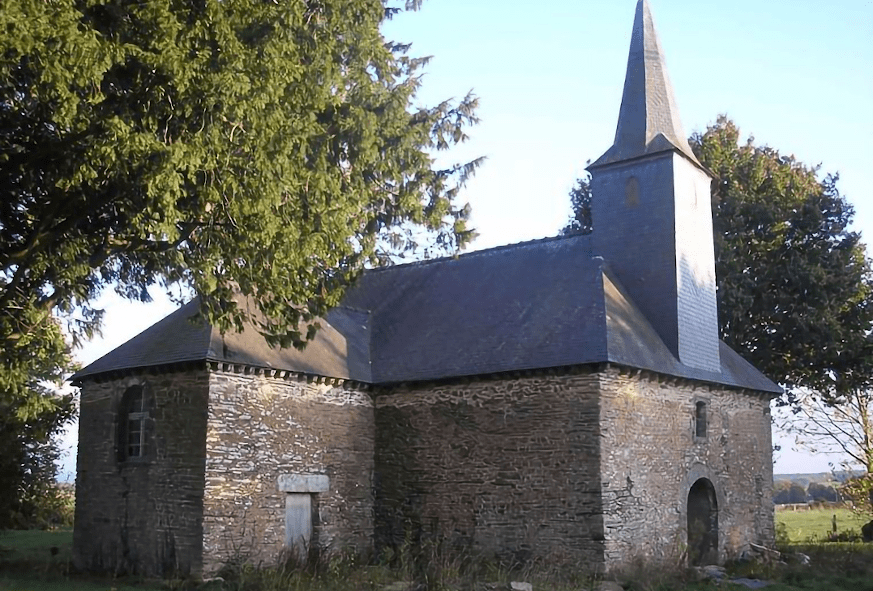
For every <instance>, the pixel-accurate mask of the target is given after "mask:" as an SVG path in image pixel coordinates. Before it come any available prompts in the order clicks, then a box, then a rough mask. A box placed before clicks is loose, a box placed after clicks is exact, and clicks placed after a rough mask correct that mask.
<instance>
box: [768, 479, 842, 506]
mask: <svg viewBox="0 0 873 591" xmlns="http://www.w3.org/2000/svg"><path fill="white" fill-rule="evenodd" d="M839 500H842V499H841V498H840V495H839V492H838V491H837V489H836V488H834V487H833V486H831V485H829V484H822V483H820V482H810V483H809V485H808V486H807V487H806V488H804V487H803V485H802V484H800V483H799V482H791V481H789V480H778V481H776V483H775V485H774V486H773V502H774V503H776V504H777V505H785V504H797V503H809V502H823V501H830V502H836V501H839Z"/></svg>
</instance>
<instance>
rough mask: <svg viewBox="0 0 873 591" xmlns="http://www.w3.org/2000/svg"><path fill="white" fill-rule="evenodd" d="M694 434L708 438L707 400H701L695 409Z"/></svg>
mask: <svg viewBox="0 0 873 591" xmlns="http://www.w3.org/2000/svg"><path fill="white" fill-rule="evenodd" d="M694 436H695V437H698V438H700V439H704V438H706V402H704V401H702V400H699V401H698V402H697V404H696V405H695V409H694Z"/></svg>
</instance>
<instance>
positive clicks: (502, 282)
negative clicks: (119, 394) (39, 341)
mask: <svg viewBox="0 0 873 591" xmlns="http://www.w3.org/2000/svg"><path fill="white" fill-rule="evenodd" d="M196 310H197V302H196V301H194V302H191V303H189V304H187V305H185V306H183V307H182V308H180V309H179V310H178V311H176V312H175V313H173V314H171V315H169V316H168V317H166V318H164V319H163V320H161V321H160V322H158V323H157V324H155V325H154V326H152V327H151V328H149V329H147V330H146V331H144V332H143V333H141V334H140V335H139V336H137V337H135V338H133V339H132V340H130V341H128V342H127V343H125V344H124V345H122V346H120V347H118V348H117V349H115V350H114V351H112V352H110V353H108V354H107V355H106V356H104V357H103V358H101V359H99V360H97V361H95V362H94V363H92V364H91V365H89V366H88V367H86V368H84V369H83V370H81V371H80V372H78V373H77V374H75V376H73V379H74V380H76V381H81V380H83V379H85V378H89V377H94V376H97V375H99V374H104V373H107V372H113V371H120V370H127V369H133V368H140V367H150V366H158V365H166V364H172V363H178V362H185V361H199V360H209V361H219V362H220V361H227V362H231V363H241V364H246V365H251V366H255V367H263V368H274V369H282V370H290V371H296V372H301V373H306V374H315V375H322V376H327V377H335V378H345V379H351V380H355V381H360V382H364V383H370V384H391V383H397V382H415V381H431V380H441V379H446V378H456V377H462V376H476V375H483V374H494V373H501V372H510V371H519V370H529V369H545V368H552V367H565V366H573V365H585V364H598V363H604V362H611V363H616V364H619V365H623V366H627V367H632V368H638V369H643V370H650V371H654V372H658V373H661V374H665V375H668V376H675V377H680V378H689V379H694V380H703V381H708V382H713V383H717V384H724V385H728V386H734V387H742V388H748V389H752V390H759V391H763V392H772V393H781V389H780V388H779V387H778V386H777V385H776V384H774V383H773V382H771V381H770V380H769V379H767V378H766V377H764V376H763V375H762V374H761V373H760V372H758V371H757V370H756V369H755V368H753V367H752V366H751V365H749V364H748V363H747V362H745V361H744V360H743V359H742V358H740V357H739V355H737V354H736V353H735V352H733V351H732V350H731V349H730V348H729V347H727V345H725V344H724V343H722V344H721V349H720V352H721V363H722V367H721V372H720V373H719V372H707V371H702V370H699V369H694V368H691V367H688V366H685V365H683V364H682V363H680V362H679V360H678V359H677V358H676V357H675V356H673V354H672V353H670V351H669V349H668V348H667V346H666V345H665V344H664V343H663V341H662V340H661V339H660V337H659V336H658V334H657V333H656V332H655V330H654V329H653V328H652V326H651V324H650V323H649V321H648V320H647V319H646V318H645V317H644V316H643V315H642V313H641V312H640V311H639V309H638V308H637V307H636V305H635V304H634V303H633V302H632V301H631V300H630V298H629V297H628V296H627V294H626V293H625V292H624V290H623V288H622V287H621V286H620V285H619V284H618V282H617V281H616V280H615V278H614V277H613V275H612V274H611V272H610V271H609V268H608V266H607V265H606V264H604V262H603V260H602V259H601V258H600V257H596V256H592V254H591V245H590V240H589V236H573V237H563V238H550V239H544V240H537V241H533V242H526V243H521V244H516V245H511V246H505V247H498V248H494V249H490V250H483V251H478V252H473V253H469V254H465V255H461V256H458V257H453V258H444V259H438V260H434V261H425V262H419V263H412V264H408V265H398V266H395V267H388V268H384V269H378V270H374V271H369V272H366V273H364V275H363V276H362V277H361V279H360V281H359V282H358V284H357V285H356V286H355V287H354V288H353V289H351V290H350V291H349V292H348V293H347V294H346V297H345V298H344V300H343V304H342V306H340V307H338V308H336V309H334V310H332V311H331V312H330V313H329V314H327V315H326V317H325V319H324V320H322V321H321V326H322V330H320V331H319V332H318V334H317V336H316V338H315V340H314V341H313V342H312V343H310V344H309V345H308V346H307V347H306V349H305V350H303V351H298V350H296V349H290V350H276V349H272V348H270V347H269V346H268V345H267V343H266V341H265V340H264V339H263V337H261V336H260V335H259V334H258V333H257V331H256V330H255V329H254V328H251V327H249V328H247V329H246V330H245V331H244V332H243V333H241V334H227V335H224V336H222V335H221V334H220V333H219V332H218V331H217V330H215V329H212V328H210V327H207V326H202V325H200V326H198V325H195V324H191V323H190V322H189V320H188V319H189V318H191V317H192V316H193V315H194V314H195V313H196Z"/></svg>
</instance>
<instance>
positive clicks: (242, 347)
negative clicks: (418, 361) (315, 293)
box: [71, 299, 370, 383]
mask: <svg viewBox="0 0 873 591" xmlns="http://www.w3.org/2000/svg"><path fill="white" fill-rule="evenodd" d="M199 306H200V303H199V300H197V299H195V300H192V301H191V302H188V303H187V304H185V305H184V306H182V307H181V308H179V309H178V310H176V311H175V312H173V313H172V314H170V315H169V316H167V317H165V318H164V319H163V320H160V321H158V322H157V323H156V324H154V325H152V326H151V327H149V328H147V329H146V330H144V331H143V332H141V333H140V334H139V335H137V336H135V337H134V338H132V339H131V340H129V341H127V342H126V343H124V344H122V345H121V346H119V347H117V348H115V349H113V350H112V351H110V352H109V353H107V354H106V355H104V356H103V357H101V358H100V359H98V360H96V361H95V362H94V363H91V364H90V365H88V366H87V367H85V368H83V369H82V370H80V371H78V372H76V373H75V374H74V375H73V376H72V378H71V380H72V381H73V382H74V383H76V382H78V381H81V380H83V379H85V378H89V377H95V376H98V375H101V374H106V373H111V372H117V371H123V370H129V369H134V368H149V367H159V366H165V365H173V364H177V363H187V362H194V361H216V362H227V363H234V364H239V365H248V366H252V367H260V368H271V369H282V370H293V371H296V372H300V373H305V374H311V375H319V376H329V377H335V378H343V379H351V380H356V381H362V382H369V381H370V364H369V360H368V359H367V346H368V344H367V343H368V336H367V325H368V318H367V316H368V314H367V313H366V312H360V311H357V310H349V309H347V308H342V307H338V308H335V309H333V310H331V311H330V313H329V314H327V315H326V318H325V319H324V320H322V321H321V322H320V325H321V327H322V328H321V330H319V331H318V333H317V334H316V336H315V338H314V339H313V340H312V341H311V342H310V343H309V344H308V346H307V347H306V349H305V350H304V351H299V350H297V349H294V348H293V347H292V348H289V349H276V348H273V347H270V345H269V344H268V343H267V341H266V339H264V337H263V336H262V335H261V334H260V333H258V331H257V330H256V329H255V328H254V326H252V325H247V326H246V328H245V330H243V332H241V333H230V332H229V333H226V334H224V335H222V334H221V332H220V331H219V330H218V329H217V328H213V327H212V326H208V325H205V324H203V323H198V322H196V321H195V320H194V319H195V316H196V315H197V311H198V309H199Z"/></svg>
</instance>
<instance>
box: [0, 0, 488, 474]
mask: <svg viewBox="0 0 873 591" xmlns="http://www.w3.org/2000/svg"><path fill="white" fill-rule="evenodd" d="M386 2H387V0H386V1H385V2H383V1H380V0H300V1H293V2H292V1H277V2H254V1H252V0H177V1H173V2H142V1H140V0H15V1H14V2H5V3H2V4H0V30H2V31H3V35H2V36H0V400H2V403H0V404H2V405H4V406H3V407H2V410H3V411H4V412H3V415H2V416H0V421H7V418H6V415H7V412H6V411H9V409H18V410H15V411H14V414H16V416H18V417H19V418H21V420H23V421H24V423H23V424H24V425H27V426H28V427H30V426H35V423H34V422H33V421H34V420H36V419H35V417H37V416H38V414H32V413H30V411H28V410H21V409H28V408H31V407H34V406H36V407H39V406H40V405H44V404H47V403H48V402H52V401H53V403H57V404H58V405H61V406H62V405H63V402H62V401H59V400H55V399H52V398H51V397H50V396H46V394H45V392H44V391H42V390H39V389H38V388H35V385H38V384H39V383H40V380H58V379H61V378H62V377H63V376H64V375H65V373H66V372H68V371H69V370H70V367H71V366H70V362H69V360H70V356H69V350H68V346H67V344H66V343H65V341H64V338H63V334H62V332H61V330H60V328H59V326H58V324H57V320H56V319H58V320H61V321H63V322H64V323H66V328H67V329H68V332H67V333H68V334H69V335H70V336H71V337H72V339H73V344H74V345H75V344H76V343H77V342H78V341H79V339H81V338H82V337H89V336H91V335H92V334H94V332H95V331H97V330H98V329H99V327H100V320H101V311H100V310H99V309H97V308H96V307H95V306H94V300H95V298H96V296H97V295H98V294H99V293H100V292H101V290H102V289H104V287H106V286H112V287H113V288H114V289H115V290H116V291H117V292H118V293H119V294H121V295H122V296H124V297H127V298H130V299H135V300H143V301H146V300H148V299H149V295H148V291H147V288H148V287H149V286H151V285H154V284H158V285H160V286H163V287H165V288H167V289H168V290H169V289H174V286H178V285H181V286H183V291H184V290H185V289H187V288H190V289H191V290H193V292H195V293H197V294H198V295H199V296H200V298H201V302H202V313H203V315H204V316H205V317H206V318H208V320H209V321H211V322H213V323H214V324H216V325H218V326H220V327H222V328H225V329H226V328H233V327H240V326H241V324H242V322H243V321H244V320H246V318H248V317H250V316H257V318H258V321H257V322H258V327H259V328H260V329H261V330H262V331H263V332H264V333H265V334H266V335H267V336H268V337H269V338H270V339H271V341H272V342H275V343H279V344H282V345H285V346H290V345H296V346H302V345H303V343H304V342H305V340H306V338H307V337H311V335H312V330H307V331H303V330H302V329H301V328H300V326H301V322H305V321H308V320H310V319H312V318H313V317H315V316H317V315H320V314H322V313H323V312H325V311H326V310H327V309H328V308H329V307H331V306H332V305H334V304H336V303H337V302H338V301H339V298H340V297H341V294H342V290H343V288H344V287H345V286H347V285H348V284H349V282H351V281H352V280H353V279H354V278H355V276H356V274H357V273H358V272H359V271H360V270H361V269H362V268H364V267H365V266H366V265H368V264H379V263H380V262H383V261H385V260H386V258H388V257H389V256H390V255H392V254H395V255H396V254H398V253H400V254H402V253H408V252H410V251H416V252H419V253H423V254H424V255H427V254H430V253H434V252H452V251H455V250H456V249H458V248H459V247H461V246H462V245H463V244H465V243H466V242H467V241H468V240H469V239H470V238H471V231H470V230H469V229H468V228H467V227H466V220H467V217H468V213H469V212H468V208H467V207H466V206H464V205H462V204H459V203H458V202H457V194H458V190H459V188H460V186H462V185H463V183H464V181H465V179H466V178H467V177H468V176H469V175H470V174H471V173H472V172H473V171H474V169H475V168H476V165H477V164H478V161H474V162H469V163H460V164H457V165H454V166H449V167H446V168H438V167H436V166H434V160H433V152H434V151H435V150H444V149H447V148H449V147H451V146H452V145H454V144H456V143H458V142H461V141H464V139H465V137H466V136H465V129H466V128H467V126H468V125H470V124H472V123H475V121H476V117H475V106H476V100H475V98H474V97H472V96H471V95H468V96H467V97H466V98H464V99H462V100H461V101H458V102H451V101H446V102H442V103H440V104H437V105H434V106H431V107H422V108H412V106H411V105H412V99H413V97H414V95H415V93H416V90H417V89H418V87H419V83H420V72H421V68H422V66H423V65H424V64H425V63H426V60H425V59H417V58H414V57H411V56H410V55H409V54H408V49H409V46H407V45H403V44H400V43H394V42H391V41H389V40H386V39H384V38H383V37H382V35H381V33H380V24H381V23H382V22H383V20H384V19H386V18H389V17H390V16H391V15H392V14H394V13H395V12H396V11H397V10H399V9H400V8H397V7H393V6H391V5H389V4H387V3H386ZM417 4H418V2H416V1H411V2H407V3H406V5H405V6H404V7H405V8H415V7H416V6H417ZM240 294H241V295H243V296H247V297H248V298H249V301H250V302H253V306H252V309H251V310H250V309H249V308H247V307H241V306H239V305H238V304H237V302H238V301H239V295H240ZM59 408H60V407H59ZM10 412H11V411H10ZM52 416H54V417H59V418H62V417H64V416H66V415H65V414H64V413H63V412H59V413H56V414H54V415H52ZM16 420H17V419H16ZM59 420H60V419H59ZM58 424H59V423H58V422H57V420H55V422H54V423H53V425H54V426H55V427H54V428H55V429H56V428H57V425H58ZM10 425H11V426H12V427H10ZM15 425H18V423H14V422H12V421H11V420H9V421H7V422H6V423H4V425H3V429H5V430H6V431H5V432H13V431H16V430H18V431H20V429H21V428H24V427H21V426H20V425H19V426H18V427H15ZM3 429H0V431H2V430H3ZM10 429H12V431H10ZM51 430H52V429H49V431H51ZM5 453H6V452H5V448H4V457H6V456H5ZM6 476H7V474H6V473H5V468H4V474H3V477H4V478H5V477H6Z"/></svg>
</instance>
